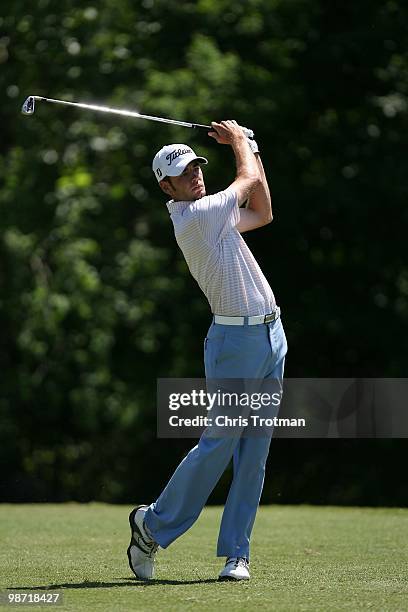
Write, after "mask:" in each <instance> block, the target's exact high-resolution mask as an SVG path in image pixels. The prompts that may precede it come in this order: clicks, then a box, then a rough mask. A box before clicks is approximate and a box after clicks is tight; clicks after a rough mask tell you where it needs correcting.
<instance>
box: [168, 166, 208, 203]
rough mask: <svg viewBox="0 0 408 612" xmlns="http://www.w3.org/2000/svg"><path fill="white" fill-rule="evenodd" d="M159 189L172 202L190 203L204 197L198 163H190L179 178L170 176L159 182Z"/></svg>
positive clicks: (201, 174) (203, 187)
mask: <svg viewBox="0 0 408 612" xmlns="http://www.w3.org/2000/svg"><path fill="white" fill-rule="evenodd" d="M160 187H161V188H162V190H163V191H164V192H165V193H167V195H169V196H170V197H171V198H172V199H173V200H176V201H181V200H183V201H187V202H189V201H191V200H198V199H199V198H202V197H203V196H205V185H204V178H203V172H202V170H201V167H200V164H199V162H198V161H192V162H190V163H189V164H188V166H186V167H185V168H184V171H183V172H182V174H180V176H171V177H168V178H167V180H166V179H165V180H163V181H160Z"/></svg>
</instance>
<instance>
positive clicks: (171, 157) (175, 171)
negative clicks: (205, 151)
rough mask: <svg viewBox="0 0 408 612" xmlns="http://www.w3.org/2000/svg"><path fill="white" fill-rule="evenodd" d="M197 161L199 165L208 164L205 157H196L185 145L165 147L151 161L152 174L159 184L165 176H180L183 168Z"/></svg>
mask: <svg viewBox="0 0 408 612" xmlns="http://www.w3.org/2000/svg"><path fill="white" fill-rule="evenodd" d="M194 160H197V161H198V162H200V164H208V160H207V159H206V158H205V157H199V156H198V155H196V154H195V153H194V151H193V149H192V148H191V147H189V146H188V145H185V144H171V145H166V146H165V147H163V148H162V149H160V151H159V152H158V153H156V155H155V156H154V159H153V164H152V168H153V172H154V175H155V177H156V178H157V180H158V181H159V182H160V181H162V180H163V179H164V178H166V176H180V174H181V173H182V172H183V170H184V168H185V167H186V166H187V165H188V164H189V163H190V162H192V161H194Z"/></svg>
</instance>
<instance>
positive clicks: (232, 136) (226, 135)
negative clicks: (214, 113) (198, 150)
mask: <svg viewBox="0 0 408 612" xmlns="http://www.w3.org/2000/svg"><path fill="white" fill-rule="evenodd" d="M211 125H212V127H213V130H212V131H211V132H208V135H209V136H211V138H214V139H215V140H216V141H217V142H218V144H225V145H231V146H232V147H233V146H234V145H236V144H238V143H239V142H241V141H242V140H244V141H245V140H246V136H245V133H244V131H243V129H242V127H240V126H239V125H238V123H237V122H236V121H221V123H217V122H216V121H211Z"/></svg>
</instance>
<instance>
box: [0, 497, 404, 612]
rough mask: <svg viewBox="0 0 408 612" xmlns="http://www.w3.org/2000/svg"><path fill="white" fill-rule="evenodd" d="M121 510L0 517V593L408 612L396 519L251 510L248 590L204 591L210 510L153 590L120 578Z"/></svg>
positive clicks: (166, 556)
mask: <svg viewBox="0 0 408 612" xmlns="http://www.w3.org/2000/svg"><path fill="white" fill-rule="evenodd" d="M130 509H131V508H130V507H125V506H108V505H103V504H89V505H80V504H62V505H2V506H0V542H1V554H0V576H1V578H0V581H1V590H4V589H18V590H19V591H20V592H29V590H30V589H39V590H41V591H44V590H45V589H51V590H55V589H58V590H61V591H63V593H64V603H63V605H62V606H58V607H56V608H55V607H53V606H52V608H53V609H56V610H75V611H77V610H92V611H93V610H103V611H110V610H118V611H119V610H120V611H121V612H122V611H124V612H126V611H128V610H163V611H164V612H167V611H169V610H177V611H184V610H194V611H197V610H209V609H210V610H223V611H225V612H228V611H229V610H233V609H244V610H249V611H250V612H251V611H252V610H288V611H289V610H293V611H302V610H313V611H320V610H322V611H324V612H327V611H329V610H347V611H354V610H381V611H383V610H384V611H387V612H388V611H391V610H392V611H394V610H401V611H402V610H407V609H408V580H407V578H408V576H407V566H408V564H407V561H408V558H407V549H408V510H407V509H367V508H336V507H310V506H264V507H261V508H260V510H259V512H258V517H257V521H256V525H255V529H254V533H253V538H252V550H251V555H252V556H251V576H252V577H251V581H250V582H247V583H233V584H231V583H225V582H221V583H218V582H217V581H216V577H217V575H218V572H219V570H220V569H221V567H222V564H223V560H221V559H217V558H216V557H215V545H216V539H217V529H218V525H219V521H220V516H221V508H207V509H205V511H204V512H203V514H202V515H201V517H200V519H199V521H198V522H197V523H196V524H195V525H194V526H193V527H192V529H191V530H190V531H189V532H188V533H187V534H185V535H184V536H183V537H181V538H180V539H179V540H177V541H176V542H175V543H174V544H172V546H170V547H169V548H168V549H167V550H165V551H163V550H160V551H159V553H158V556H157V571H156V579H155V580H154V581H151V582H148V583H143V582H139V581H137V580H136V579H134V578H132V574H131V572H130V570H129V567H128V565H127V557H126V548H127V546H128V542H129V529H128V524H127V515H128V512H129V511H130ZM33 607H35V608H37V609H38V608H39V606H30V607H28V608H27V607H24V609H26V610H27V609H32V608H33ZM8 608H9V609H15V607H13V608H12V607H11V606H8ZM40 609H44V606H41V607H40Z"/></svg>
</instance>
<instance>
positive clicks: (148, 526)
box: [127, 121, 287, 580]
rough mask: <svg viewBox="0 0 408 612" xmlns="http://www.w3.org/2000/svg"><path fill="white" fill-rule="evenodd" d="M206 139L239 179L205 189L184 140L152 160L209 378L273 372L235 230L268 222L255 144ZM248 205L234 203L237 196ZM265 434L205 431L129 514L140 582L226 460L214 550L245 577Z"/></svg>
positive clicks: (215, 126) (227, 125)
mask: <svg viewBox="0 0 408 612" xmlns="http://www.w3.org/2000/svg"><path fill="white" fill-rule="evenodd" d="M211 125H212V128H211V131H210V132H209V136H211V137H212V138H214V139H215V140H216V141H217V142H218V143H219V144H224V145H229V146H231V147H232V150H233V152H234V155H235V162H236V178H235V180H234V181H233V183H232V184H231V185H229V187H227V189H225V190H223V191H220V192H219V193H216V194H214V195H206V188H205V183H204V178H203V173H202V169H201V165H202V164H207V160H206V159H205V158H204V157H199V156H197V155H196V154H195V153H194V151H193V150H192V149H191V148H190V147H189V146H187V145H184V144H173V145H167V146H165V147H163V148H162V149H161V150H160V151H159V152H158V153H157V154H156V156H155V158H154V160H153V172H154V175H155V177H156V179H157V181H158V182H159V185H160V187H161V189H162V190H163V191H164V192H165V193H166V194H167V195H168V196H170V198H171V199H170V201H169V202H168V203H167V208H168V211H169V213H170V218H171V220H172V222H173V226H174V232H175V236H176V240H177V243H178V245H179V247H180V249H181V250H182V252H183V255H184V257H185V259H186V262H187V265H188V267H189V269H190V272H191V274H192V275H193V277H194V278H195V279H196V280H197V282H198V284H199V286H200V287H201V289H202V290H203V292H204V294H205V295H206V297H207V299H208V302H209V304H210V307H211V311H212V313H213V320H212V323H211V326H210V329H209V331H208V334H207V338H206V339H205V353H204V355H205V356H204V361H205V374H206V378H207V379H220V378H222V379H230V378H237V377H240V378H242V379H261V380H262V379H269V378H273V379H278V380H279V381H280V382H282V379H283V370H284V361H285V354H286V351H287V343H286V338H285V334H284V331H283V327H282V322H281V319H280V309H279V307H278V306H277V305H276V302H275V298H274V295H273V292H272V290H271V288H270V286H269V284H268V282H267V280H266V278H265V276H264V275H263V273H262V271H261V269H260V267H259V265H258V264H257V262H256V260H255V258H254V256H253V255H252V253H251V251H250V250H249V248H248V246H247V245H246V243H245V241H244V240H243V238H242V237H241V233H242V232H246V231H249V230H253V229H256V228H258V227H262V226H263V225H266V224H267V223H270V222H271V221H272V209H271V199H270V193H269V188H268V183H267V179H266V176H265V173H264V169H263V165H262V162H261V159H260V156H259V152H258V147H257V145H256V142H255V141H253V140H249V139H248V138H247V137H246V136H245V133H244V132H243V130H242V128H241V127H240V126H239V125H238V124H237V123H236V122H235V121H222V122H221V123H216V122H213V123H212V124H211ZM245 202H246V203H247V204H246V207H245V208H240V206H241V205H243V204H244V203H245ZM271 435H272V432H270V434H269V435H265V436H263V437H243V436H241V437H240V436H223V437H211V436H207V435H205V432H204V434H203V436H202V437H201V438H200V440H199V442H198V444H197V445H196V446H195V447H194V448H193V449H192V450H191V451H190V452H189V453H188V454H187V456H186V457H185V458H184V459H183V461H182V462H181V463H180V465H179V466H178V467H177V469H176V471H175V472H174V474H173V476H172V477H171V479H170V481H169V482H168V484H167V486H166V487H165V488H164V490H163V492H162V493H161V495H160V496H159V497H158V499H157V500H156V501H155V502H153V503H152V504H150V506H147V505H142V506H138V507H137V508H135V509H134V510H133V511H132V512H131V513H130V516H129V522H130V528H131V542H130V545H129V548H128V551H127V553H128V559H129V565H130V567H131V569H132V571H133V572H134V574H135V575H136V577H137V578H140V579H149V578H152V577H153V572H154V559H155V554H156V551H157V549H158V547H159V546H161V547H162V548H167V546H169V544H171V543H172V542H173V541H174V540H175V539H176V538H178V537H179V536H180V535H182V534H183V533H184V532H185V531H187V529H189V528H190V527H191V525H192V524H193V523H194V522H195V521H196V519H197V518H198V516H199V514H200V513H201V510H202V509H203V507H204V505H205V503H206V501H207V499H208V497H209V495H210V493H211V491H212V490H213V488H214V487H215V485H216V483H217V482H218V480H219V478H220V476H221V475H222V473H223V472H224V470H225V469H226V467H227V466H228V463H229V461H230V459H231V458H233V479H232V483H231V486H230V489H229V493H228V498H227V501H226V503H225V507H224V511H223V516H222V521H221V527H220V532H219V537H218V545H217V556H219V557H226V563H225V567H224V568H223V569H222V571H221V573H220V575H219V579H220V580H248V579H249V554H250V552H249V544H250V537H251V532H252V527H253V524H254V520H255V515H256V512H257V509H258V505H259V500H260V497H261V493H262V487H263V481H264V474H265V463H266V459H267V455H268V452H269V446H270V440H271Z"/></svg>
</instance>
